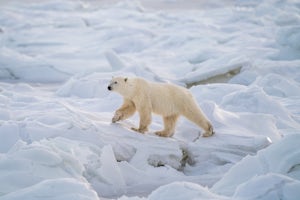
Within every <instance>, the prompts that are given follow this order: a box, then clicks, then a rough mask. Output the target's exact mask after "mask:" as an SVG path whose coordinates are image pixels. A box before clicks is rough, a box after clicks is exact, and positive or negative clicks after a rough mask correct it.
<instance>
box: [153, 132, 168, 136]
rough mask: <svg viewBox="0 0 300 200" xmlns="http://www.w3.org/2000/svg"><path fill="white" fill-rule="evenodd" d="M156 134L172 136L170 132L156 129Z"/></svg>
mask: <svg viewBox="0 0 300 200" xmlns="http://www.w3.org/2000/svg"><path fill="white" fill-rule="evenodd" d="M155 134H156V135H158V136H160V137H170V133H168V132H167V131H156V132H155Z"/></svg>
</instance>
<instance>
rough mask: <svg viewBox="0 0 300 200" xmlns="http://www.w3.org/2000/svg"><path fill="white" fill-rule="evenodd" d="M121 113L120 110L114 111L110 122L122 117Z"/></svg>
mask: <svg viewBox="0 0 300 200" xmlns="http://www.w3.org/2000/svg"><path fill="white" fill-rule="evenodd" d="M122 116H123V115H122V113H121V112H118V111H117V112H116V113H115V115H114V117H113V118H112V120H111V121H112V123H116V122H117V121H120V120H121V119H122Z"/></svg>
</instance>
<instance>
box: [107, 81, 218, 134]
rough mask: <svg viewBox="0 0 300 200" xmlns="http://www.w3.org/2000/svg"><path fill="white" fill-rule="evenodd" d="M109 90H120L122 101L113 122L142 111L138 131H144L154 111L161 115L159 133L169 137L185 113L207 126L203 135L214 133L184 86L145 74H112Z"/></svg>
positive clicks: (118, 91)
mask: <svg viewBox="0 0 300 200" xmlns="http://www.w3.org/2000/svg"><path fill="white" fill-rule="evenodd" d="M108 90H110V91H115V92H117V93H119V94H121V95H122V96H123V98H124V102H123V105H122V106H121V107H120V108H119V109H118V110H117V111H116V112H115V115H114V117H113V118H112V122H113V123H115V122H117V121H119V120H124V119H127V118H129V117H130V116H132V115H133V114H134V113H135V111H137V112H138V113H139V117H140V124H139V128H132V129H133V130H135V131H138V132H140V133H144V132H145V131H147V130H148V126H149V125H150V123H151V113H152V112H153V113H155V114H158V115H161V116H162V117H163V121H164V129H163V130H161V131H158V132H156V134H157V135H159V136H163V137H170V136H172V135H173V134H174V131H175V125H176V122H177V119H178V118H179V116H180V115H183V116H184V117H186V118H187V119H189V120H190V121H192V122H194V123H195V124H197V125H198V126H200V127H201V128H202V129H204V131H205V132H204V134H203V136H204V137H208V136H211V135H213V133H214V132H213V127H212V125H211V123H210V122H209V121H208V120H207V118H206V116H205V115H204V114H203V112H202V111H201V109H200V108H199V106H198V105H197V103H196V100H195V99H194V97H193V96H192V94H191V93H190V92H189V91H188V90H187V89H186V88H183V87H180V86H177V85H173V84H169V83H155V82H150V81H146V80H145V79H142V78H124V77H115V78H112V80H111V82H110V84H109V86H108Z"/></svg>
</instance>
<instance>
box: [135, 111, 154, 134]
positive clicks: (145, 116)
mask: <svg viewBox="0 0 300 200" xmlns="http://www.w3.org/2000/svg"><path fill="white" fill-rule="evenodd" d="M138 112H139V115H140V126H139V128H131V129H132V130H134V131H137V132H140V133H145V132H146V131H148V126H149V125H150V124H151V109H150V108H149V107H147V106H144V107H142V108H140V109H139V110H138Z"/></svg>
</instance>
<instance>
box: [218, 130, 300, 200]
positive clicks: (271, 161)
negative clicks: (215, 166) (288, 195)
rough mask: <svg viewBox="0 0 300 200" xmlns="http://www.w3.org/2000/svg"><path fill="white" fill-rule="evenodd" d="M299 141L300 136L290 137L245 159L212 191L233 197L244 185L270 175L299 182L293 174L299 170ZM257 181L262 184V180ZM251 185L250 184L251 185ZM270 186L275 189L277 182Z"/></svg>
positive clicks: (295, 174) (293, 135)
mask: <svg viewBox="0 0 300 200" xmlns="http://www.w3.org/2000/svg"><path fill="white" fill-rule="evenodd" d="M299 141H300V140H299V135H298V134H292V135H288V136H286V137H284V138H283V139H282V140H281V141H279V142H277V143H275V144H273V145H271V146H270V147H268V148H266V149H264V150H261V151H259V152H258V154H257V155H256V156H247V157H245V158H243V160H242V161H241V162H239V163H238V164H237V165H235V166H233V167H232V168H231V169H230V170H229V171H228V172H227V174H226V175H225V176H224V177H223V178H222V179H221V180H220V181H218V182H217V183H216V184H215V185H214V186H213V187H212V191H215V192H217V193H219V194H224V195H233V194H234V192H235V191H236V189H237V188H238V187H240V186H241V184H242V183H246V182H247V181H249V180H250V181H251V179H252V178H254V177H257V176H260V175H264V174H268V173H278V174H283V175H286V176H290V177H291V178H292V179H296V180H298V181H299V177H298V176H297V173H292V172H293V171H297V170H299V169H298V168H297V166H298V165H299V162H300V160H299V158H300V157H299V152H298V150H297V147H298V146H299ZM238 174H243V176H239V175H238ZM257 181H258V182H260V179H258V180H257ZM296 183H297V181H296ZM251 184H253V183H251ZM251 184H250V183H249V185H251ZM270 184H272V185H273V184H274V186H273V187H275V185H276V182H275V183H274V182H271V183H270ZM298 184H299V183H298ZM245 187H246V186H245ZM277 195H280V194H277Z"/></svg>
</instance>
